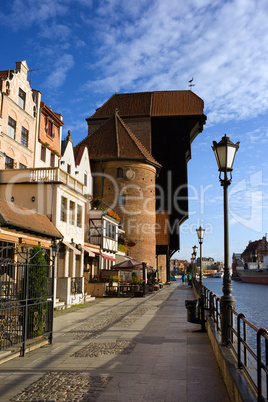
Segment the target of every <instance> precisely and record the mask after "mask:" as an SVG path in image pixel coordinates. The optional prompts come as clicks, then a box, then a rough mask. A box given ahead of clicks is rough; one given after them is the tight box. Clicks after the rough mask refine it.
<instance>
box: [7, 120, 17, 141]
mask: <svg viewBox="0 0 268 402" xmlns="http://www.w3.org/2000/svg"><path fill="white" fill-rule="evenodd" d="M15 132H16V122H15V120H13V119H12V118H11V117H9V118H8V126H7V135H8V136H9V137H11V138H13V140H14V139H15Z"/></svg>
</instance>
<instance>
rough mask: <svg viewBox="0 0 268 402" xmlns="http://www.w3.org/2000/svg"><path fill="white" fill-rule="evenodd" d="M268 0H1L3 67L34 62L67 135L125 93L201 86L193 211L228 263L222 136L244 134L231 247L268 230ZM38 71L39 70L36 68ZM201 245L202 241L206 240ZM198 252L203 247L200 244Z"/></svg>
mask: <svg viewBox="0 0 268 402" xmlns="http://www.w3.org/2000/svg"><path fill="white" fill-rule="evenodd" d="M267 18H268V2H266V1H261V0H233V1H223V0H215V1H211V0H187V1H181V0H165V1H163V0H150V1H149V0H135V2H130V1H129V0H102V1H96V0H43V1H42V2H37V1H35V0H9V1H6V2H4V3H3V4H2V5H1V11H0V35H1V53H0V69H1V70H5V69H13V68H15V62H16V61H20V60H27V63H28V65H29V68H30V69H31V70H35V69H39V70H36V71H32V73H31V79H32V87H33V88H34V89H38V90H40V91H41V92H42V100H43V101H44V102H45V103H47V104H48V105H49V106H51V107H52V108H53V110H54V111H56V112H58V113H61V114H62V115H63V116H64V121H65V126H64V133H63V136H64V137H65V135H66V133H67V130H71V132H72V137H73V140H74V143H75V144H76V143H78V142H79V141H80V140H81V139H83V138H84V137H85V136H86V135H87V125H86V122H85V118H86V117H88V116H90V115H91V114H93V113H94V111H95V109H96V108H97V107H99V106H101V105H102V104H103V103H104V102H105V101H106V100H107V99H108V98H109V97H110V96H112V95H113V94H114V93H115V92H120V93H124V92H139V91H154V90H186V89H189V87H188V81H189V80H190V79H191V78H192V77H194V81H193V83H194V84H195V86H194V87H192V90H193V91H194V92H195V93H196V94H197V95H198V96H200V97H201V98H202V99H203V100H204V103H205V110H204V112H205V114H206V115H207V123H206V125H205V127H204V131H203V132H202V133H201V134H200V135H199V136H198V137H197V138H196V140H195V141H194V143H193V144H192V160H191V161H190V162H189V164H188V168H189V172H188V181H189V185H190V186H191V187H190V190H189V195H190V198H191V199H190V201H189V211H190V217H189V219H188V220H187V221H186V222H185V224H184V225H183V226H182V227H181V251H180V253H177V254H175V257H176V258H179V259H188V260H189V259H190V257H191V253H192V246H193V245H194V244H197V236H196V232H195V228H196V227H197V226H199V224H201V225H203V226H204V227H205V228H206V232H205V237H204V244H203V255H204V256H207V257H208V256H210V257H213V258H215V259H216V260H221V261H222V260H223V206H222V200H223V196H222V188H221V186H220V183H219V180H218V172H217V166H216V161H215V157H214V154H213V152H212V150H211V145H212V141H213V140H215V141H217V142H218V141H219V140H220V139H221V137H222V136H223V135H224V134H225V133H226V134H227V135H228V136H229V137H230V139H231V140H232V141H233V142H237V141H240V148H239V151H238V152H237V155H236V160H235V163H234V171H233V182H232V185H231V186H230V188H229V194H230V200H229V206H230V212H229V218H230V255H231V254H232V253H233V252H242V251H243V250H244V248H245V247H246V245H247V244H248V241H249V240H256V239H259V238H261V237H262V236H264V235H265V233H266V232H268V222H267V220H268V203H267V198H268V186H267V185H268V158H267V150H268V125H267V109H268V97H267V93H268V52H267V48H268V30H267ZM29 78H30V76H29ZM197 245H198V244H197ZM198 252H199V251H198Z"/></svg>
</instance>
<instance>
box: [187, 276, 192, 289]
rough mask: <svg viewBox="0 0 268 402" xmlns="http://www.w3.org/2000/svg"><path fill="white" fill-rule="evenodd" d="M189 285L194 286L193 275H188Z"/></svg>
mask: <svg viewBox="0 0 268 402" xmlns="http://www.w3.org/2000/svg"><path fill="white" fill-rule="evenodd" d="M188 285H189V286H191V285H192V275H191V274H190V273H189V274H188Z"/></svg>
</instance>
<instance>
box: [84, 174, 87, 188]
mask: <svg viewBox="0 0 268 402" xmlns="http://www.w3.org/2000/svg"><path fill="white" fill-rule="evenodd" d="M84 186H87V174H84Z"/></svg>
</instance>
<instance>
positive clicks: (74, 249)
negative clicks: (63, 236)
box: [62, 240, 81, 255]
mask: <svg viewBox="0 0 268 402" xmlns="http://www.w3.org/2000/svg"><path fill="white" fill-rule="evenodd" d="M62 243H63V244H65V246H67V247H68V248H70V249H71V250H72V251H73V253H74V254H77V255H81V251H79V250H77V248H75V247H74V246H73V245H72V244H71V243H68V242H67V241H66V240H62Z"/></svg>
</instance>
